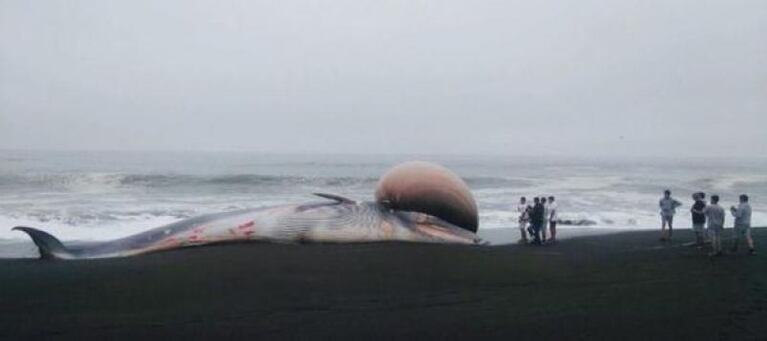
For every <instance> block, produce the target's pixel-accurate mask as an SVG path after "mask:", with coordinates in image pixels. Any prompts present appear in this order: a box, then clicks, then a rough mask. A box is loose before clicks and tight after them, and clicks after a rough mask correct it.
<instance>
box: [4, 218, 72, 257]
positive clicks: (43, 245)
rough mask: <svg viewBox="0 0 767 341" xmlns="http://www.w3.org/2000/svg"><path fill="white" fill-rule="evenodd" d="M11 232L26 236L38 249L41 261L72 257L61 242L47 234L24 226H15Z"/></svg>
mask: <svg viewBox="0 0 767 341" xmlns="http://www.w3.org/2000/svg"><path fill="white" fill-rule="evenodd" d="M12 230H14V231H23V232H25V233H26V234H28V235H29V236H30V237H31V238H32V241H33V242H35V245H37V247H38V248H39V249H40V258H42V259H66V258H72V257H73V255H72V252H71V251H70V250H69V249H67V248H66V247H65V246H64V244H62V243H61V241H59V240H58V239H56V237H54V236H52V235H50V234H48V233H47V232H43V231H40V230H38V229H35V228H31V227H26V226H16V227H14V228H13V229H12Z"/></svg>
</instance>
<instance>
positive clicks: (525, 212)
mask: <svg viewBox="0 0 767 341" xmlns="http://www.w3.org/2000/svg"><path fill="white" fill-rule="evenodd" d="M517 213H518V214H519V234H520V235H521V238H520V239H519V242H520V243H525V244H527V225H528V224H529V223H530V205H528V204H527V198H525V197H521V198H519V205H517Z"/></svg>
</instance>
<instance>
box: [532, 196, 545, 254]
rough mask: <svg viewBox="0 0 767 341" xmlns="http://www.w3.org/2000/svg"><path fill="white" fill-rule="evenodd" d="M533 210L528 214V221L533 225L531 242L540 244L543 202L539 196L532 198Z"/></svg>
mask: <svg viewBox="0 0 767 341" xmlns="http://www.w3.org/2000/svg"><path fill="white" fill-rule="evenodd" d="M533 202H534V205H533V210H532V212H531V214H530V223H531V224H532V226H533V243H532V244H534V245H541V244H542V243H541V226H543V218H544V212H543V204H542V203H541V199H540V198H535V199H534V200H533Z"/></svg>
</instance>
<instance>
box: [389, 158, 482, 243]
mask: <svg viewBox="0 0 767 341" xmlns="http://www.w3.org/2000/svg"><path fill="white" fill-rule="evenodd" d="M375 198H376V202H378V203H379V204H380V205H382V206H384V207H387V208H389V209H393V210H401V211H412V212H420V213H425V214H428V215H431V216H435V217H437V218H440V219H442V220H444V221H446V222H448V223H451V224H453V225H455V226H458V227H460V228H463V229H466V230H469V231H471V232H477V228H478V226H479V215H478V213H477V203H476V201H475V200H474V196H473V195H472V194H471V191H470V190H469V186H467V185H466V183H465V182H464V181H463V180H462V179H461V178H460V177H458V175H456V174H455V173H453V172H452V171H450V170H449V169H447V168H445V167H442V166H440V165H437V164H434V163H430V162H423V161H411V162H405V163H402V164H400V165H397V166H395V167H394V168H392V169H390V170H389V171H387V172H386V173H385V174H384V175H383V176H382V177H381V179H380V180H379V182H378V187H377V188H376V193H375Z"/></svg>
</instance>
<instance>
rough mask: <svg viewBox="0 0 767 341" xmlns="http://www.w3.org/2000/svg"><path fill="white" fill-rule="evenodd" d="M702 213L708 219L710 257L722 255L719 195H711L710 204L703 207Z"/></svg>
mask: <svg viewBox="0 0 767 341" xmlns="http://www.w3.org/2000/svg"><path fill="white" fill-rule="evenodd" d="M702 212H703V214H704V215H706V220H707V221H708V234H709V236H710V237H711V254H709V255H710V256H712V257H716V256H721V255H722V231H724V209H723V208H722V206H719V196H718V195H716V194H714V195H712V196H711V205H708V206H706V207H705V208H703V211H702Z"/></svg>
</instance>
